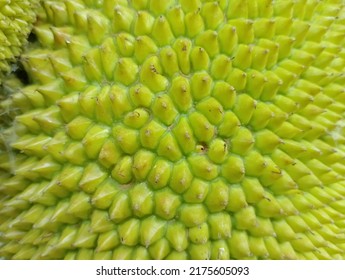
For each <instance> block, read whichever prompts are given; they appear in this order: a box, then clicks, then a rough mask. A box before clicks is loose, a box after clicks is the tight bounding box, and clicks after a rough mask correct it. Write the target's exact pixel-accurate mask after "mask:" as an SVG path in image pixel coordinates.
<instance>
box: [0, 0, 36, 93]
mask: <svg viewBox="0 0 345 280" xmlns="http://www.w3.org/2000/svg"><path fill="white" fill-rule="evenodd" d="M37 6H38V0H0V85H1V83H2V80H3V79H4V76H5V75H7V74H8V73H10V72H11V71H12V70H13V68H15V63H16V58H17V57H19V55H20V54H21V53H22V51H23V47H24V46H25V45H26V43H27V38H28V36H29V34H30V32H31V29H32V25H33V23H34V21H35V20H36V13H35V12H36V8H37ZM11 64H14V66H12V65H11ZM0 94H1V92H0Z"/></svg>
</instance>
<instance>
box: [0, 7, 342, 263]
mask: <svg viewBox="0 0 345 280" xmlns="http://www.w3.org/2000/svg"><path fill="white" fill-rule="evenodd" d="M34 32H35V34H36V36H37V38H38V41H39V43H40V46H34V47H33V48H32V49H31V50H29V51H27V52H26V53H25V54H24V55H23V56H22V58H21V61H22V63H23V65H24V66H25V69H26V71H27V73H28V75H29V78H30V80H31V84H30V85H29V86H27V87H23V88H22V89H20V90H19V91H18V92H16V93H14V94H13V95H11V98H10V99H7V100H5V101H3V102H2V103H1V107H0V108H2V111H1V113H0V116H2V117H3V115H7V116H8V117H9V118H14V122H13V125H12V126H10V127H8V128H6V129H5V126H4V129H3V130H2V131H1V132H0V136H1V137H0V141H1V144H2V146H1V154H0V257H2V258H5V259H344V258H345V219H344V217H345V177H344V176H345V138H344V136H345V121H344V112H345V91H344V85H345V75H344V68H345V49H344V40H345V37H344V36H343V35H344V32H345V8H344V2H343V1H341V0H326V1H317V0H300V1H285V0H278V1H270V0H251V1H249V0H248V1H246V0H220V1H201V0H179V1H177V0H176V1H175V0H166V1H161V0H160V1H159V0H131V1H126V0H117V1H115V0H104V1H99V0H97V1H96V0H84V1H82V0H66V1H43V2H42V12H40V13H39V20H38V22H37V24H36V26H35V28H34ZM11 114H12V115H11Z"/></svg>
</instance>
